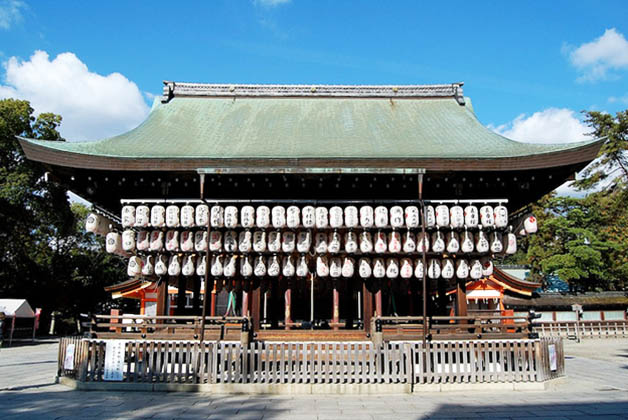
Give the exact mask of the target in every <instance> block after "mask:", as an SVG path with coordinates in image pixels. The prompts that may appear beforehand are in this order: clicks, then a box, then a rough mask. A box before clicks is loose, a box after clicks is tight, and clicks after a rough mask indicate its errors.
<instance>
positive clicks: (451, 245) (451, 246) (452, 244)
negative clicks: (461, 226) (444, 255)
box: [447, 232, 460, 254]
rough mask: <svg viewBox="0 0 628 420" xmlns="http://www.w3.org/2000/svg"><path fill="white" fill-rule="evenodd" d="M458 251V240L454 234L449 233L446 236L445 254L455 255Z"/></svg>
mask: <svg viewBox="0 0 628 420" xmlns="http://www.w3.org/2000/svg"><path fill="white" fill-rule="evenodd" d="M458 251H460V239H459V238H458V234H457V233H456V232H449V233H448V234H447V252H448V253H450V254H455V253H457V252H458Z"/></svg>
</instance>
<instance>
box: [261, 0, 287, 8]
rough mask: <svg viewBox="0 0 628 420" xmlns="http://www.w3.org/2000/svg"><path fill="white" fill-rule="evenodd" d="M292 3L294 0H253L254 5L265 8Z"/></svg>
mask: <svg viewBox="0 0 628 420" xmlns="http://www.w3.org/2000/svg"><path fill="white" fill-rule="evenodd" d="M291 1H292V0H253V3H254V4H256V5H260V6H264V7H275V6H279V5H281V4H287V3H290V2H291Z"/></svg>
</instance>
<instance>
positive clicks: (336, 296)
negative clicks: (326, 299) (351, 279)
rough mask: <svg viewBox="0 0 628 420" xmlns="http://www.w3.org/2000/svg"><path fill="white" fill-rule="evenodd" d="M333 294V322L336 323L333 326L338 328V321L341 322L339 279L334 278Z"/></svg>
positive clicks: (334, 328) (335, 328)
mask: <svg viewBox="0 0 628 420" xmlns="http://www.w3.org/2000/svg"><path fill="white" fill-rule="evenodd" d="M333 287H334V290H333V292H332V295H333V309H332V315H331V322H332V324H336V325H334V326H333V327H332V329H333V330H336V331H337V330H338V323H339V322H340V293H339V292H338V281H337V280H334V285H333Z"/></svg>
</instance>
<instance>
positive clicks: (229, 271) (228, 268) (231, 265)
mask: <svg viewBox="0 0 628 420" xmlns="http://www.w3.org/2000/svg"><path fill="white" fill-rule="evenodd" d="M225 222H226V219H225ZM237 261H238V257H237V256H236V255H232V256H230V257H227V258H225V262H224V264H223V265H222V275H223V276H225V277H235V275H236V273H237V265H236V263H237Z"/></svg>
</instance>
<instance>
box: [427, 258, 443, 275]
mask: <svg viewBox="0 0 628 420" xmlns="http://www.w3.org/2000/svg"><path fill="white" fill-rule="evenodd" d="M440 274H441V268H440V261H439V260H437V259H435V258H432V259H431V260H429V262H428V264H427V276H428V277H429V278H431V279H437V278H439V277H440Z"/></svg>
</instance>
